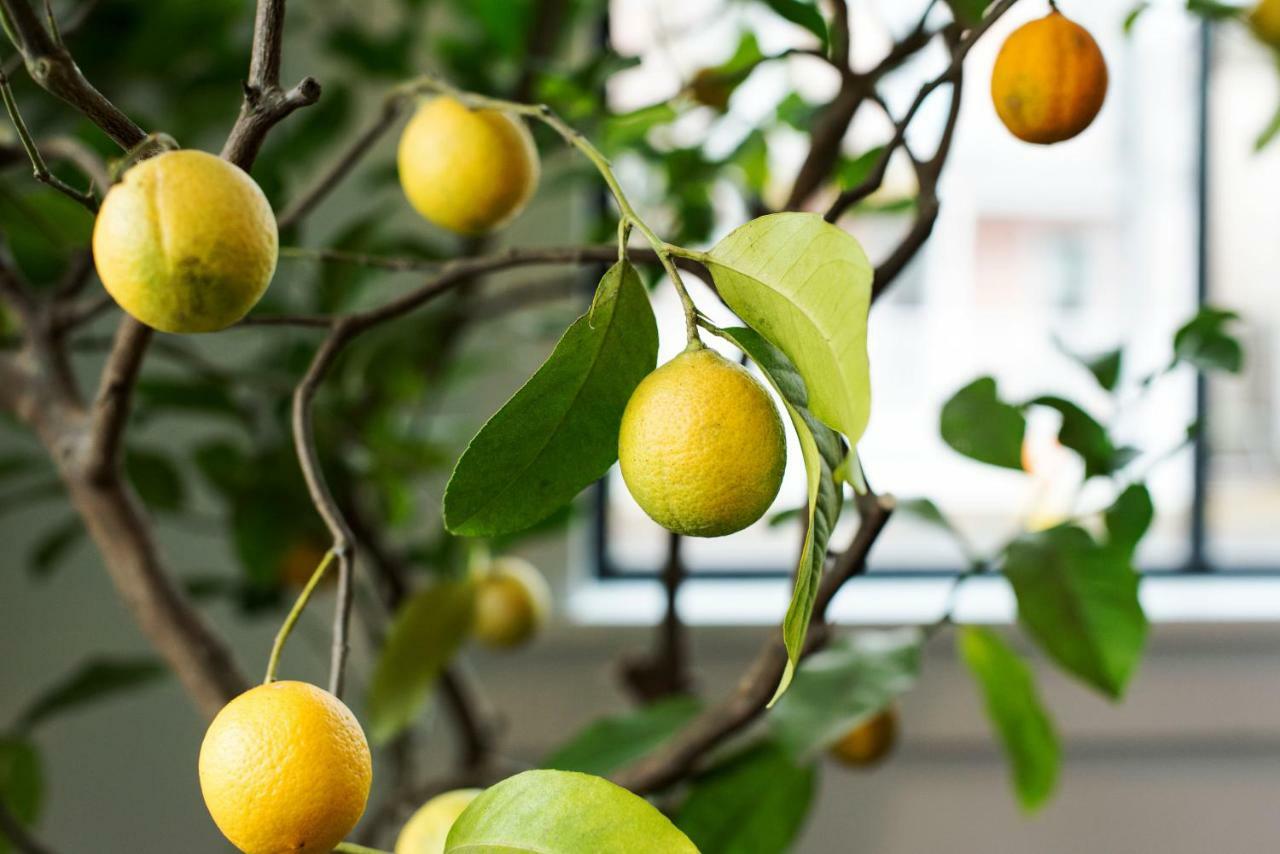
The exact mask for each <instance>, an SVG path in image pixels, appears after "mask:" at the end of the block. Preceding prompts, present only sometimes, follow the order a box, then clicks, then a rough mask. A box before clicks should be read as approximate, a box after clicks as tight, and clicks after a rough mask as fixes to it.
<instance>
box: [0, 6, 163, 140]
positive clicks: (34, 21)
mask: <svg viewBox="0 0 1280 854" xmlns="http://www.w3.org/2000/svg"><path fill="white" fill-rule="evenodd" d="M0 18H2V19H3V21H4V24H5V29H6V30H7V31H8V32H9V35H10V38H12V39H13V42H14V46H15V47H16V48H17V49H18V52H19V53H20V54H22V59H23V62H24V63H25V64H26V67H27V72H28V73H29V74H30V75H31V79H32V80H34V81H35V82H36V83H37V84H38V85H39V86H40V87H41V88H42V89H44V90H45V91H47V92H49V93H50V94H52V95H54V96H56V97H58V98H61V99H62V100H63V101H66V102H67V103H68V104H70V105H71V106H73V107H75V108H76V109H77V110H79V111H80V112H81V113H82V114H83V115H84V116H85V117H86V118H88V119H89V120H90V121H91V122H93V123H94V124H96V125H97V126H98V127H99V128H101V129H102V131H103V132H104V133H106V134H107V136H109V137H111V139H113V140H114V141H115V142H116V144H117V145H119V146H120V147H121V148H132V147H133V146H135V145H137V144H138V143H139V142H142V140H143V139H144V138H145V137H146V134H145V133H143V131H142V129H141V128H140V127H138V126H137V125H136V124H134V123H133V120H132V119H130V118H129V117H128V116H126V115H125V114H124V113H123V112H122V111H121V110H120V108H119V107H117V106H116V105H115V104H113V103H111V102H110V101H109V100H107V98H106V97H105V96H104V95H103V94H102V93H101V92H99V91H98V90H97V89H95V88H94V87H93V84H91V83H90V82H89V81H88V79H86V78H85V76H84V74H83V73H81V71H80V68H79V66H77V65H76V63H75V60H73V59H72V57H71V54H70V53H68V51H67V48H66V46H65V45H63V44H61V43H60V42H58V41H57V40H55V39H54V37H53V36H52V35H51V34H50V33H49V31H48V30H46V29H45V25H44V22H42V21H41V20H40V16H39V15H37V14H36V12H35V10H34V9H32V8H31V5H30V4H29V3H28V2H27V0H0Z"/></svg>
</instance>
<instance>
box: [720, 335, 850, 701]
mask: <svg viewBox="0 0 1280 854" xmlns="http://www.w3.org/2000/svg"><path fill="white" fill-rule="evenodd" d="M724 334H725V336H726V337H727V338H728V339H729V340H731V341H732V342H733V343H735V344H737V345H738V346H739V347H740V348H742V351H743V352H744V353H746V354H747V355H748V356H749V357H750V358H751V360H752V361H753V362H755V363H756V365H757V366H758V367H759V368H760V370H761V371H762V372H763V373H764V375H765V378H766V379H767V380H768V381H769V384H770V385H772V386H773V389H774V391H776V392H777V393H778V396H779V397H781V398H782V402H783V405H784V406H785V407H786V410H787V415H788V416H789V417H790V418H791V426H792V427H793V428H794V429H795V431H796V438H797V439H798V440H799V442H800V452H801V455H802V456H803V457H804V468H805V481H806V487H807V491H806V496H807V501H808V503H807V506H806V520H805V521H806V525H805V539H804V544H803V545H802V546H801V548H800V561H799V564H798V565H797V567H796V572H795V584H794V586H793V588H792V591H791V604H790V605H789V606H788V607H787V614H786V617H784V618H783V622H782V639H783V642H784V643H785V644H786V647H787V667H786V670H785V671H784V672H783V675H782V680H781V681H780V682H779V684H778V689H777V691H776V692H775V694H774V697H773V701H772V702H776V701H777V699H778V697H780V696H782V694H783V692H785V691H786V690H787V686H788V685H789V684H790V682H791V678H792V676H793V675H794V673H795V668H796V665H797V663H798V662H799V661H800V653H801V651H802V650H803V649H804V639H805V635H806V634H807V633H808V630H809V621H810V619H811V618H812V616H813V605H814V601H815V600H816V598H817V595H818V584H819V582H820V581H821V580H822V568H823V565H824V564H825V562H826V558H827V543H829V542H830V540H831V532H832V531H833V530H834V529H835V525H836V522H837V521H838V520H839V518H840V507H841V504H842V503H843V495H842V493H841V487H840V486H839V485H838V483H837V481H836V479H835V474H834V472H835V470H836V469H837V468H838V467H839V466H840V464H841V462H842V461H843V460H844V457H845V452H844V447H843V445H841V443H840V436H839V435H838V434H837V433H836V432H835V431H834V430H832V429H831V428H830V427H827V426H826V425H825V424H823V423H822V422H821V421H819V420H818V419H817V418H816V417H814V415H813V413H812V412H810V410H809V394H808V390H807V389H806V388H805V383H804V379H803V378H802V377H801V376H800V372H799V371H798V370H797V369H796V367H795V365H793V364H792V363H791V361H790V360H789V359H788V358H787V357H786V354H784V353H783V352H782V351H781V350H779V349H778V348H777V347H775V346H773V345H772V344H770V343H769V342H768V341H766V340H765V339H764V336H762V335H760V334H759V333H757V332H755V330H752V329H747V328H745V327H739V328H735V329H726V330H724Z"/></svg>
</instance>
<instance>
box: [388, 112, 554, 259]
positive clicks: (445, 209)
mask: <svg viewBox="0 0 1280 854" xmlns="http://www.w3.org/2000/svg"><path fill="white" fill-rule="evenodd" d="M396 162H397V163H398V165H399V169H400V186H401V187H403V188H404V194H405V195H406V196H407V197H408V198H409V203H410V204H412V205H413V207H414V209H415V210H417V211H418V213H420V214H422V215H423V216H424V217H426V219H428V220H429V221H431V222H433V223H435V224H436V225H439V226H441V227H443V228H447V229H449V230H450V231H456V232H458V233H459V234H483V233H485V232H487V231H492V230H493V229H495V228H498V227H499V226H502V225H505V224H506V223H507V222H509V221H510V220H511V219H513V218H514V217H515V216H516V215H517V214H519V213H520V211H521V210H522V209H523V208H524V206H525V204H526V203H527V202H528V201H529V198H530V197H531V196H532V195H533V191H534V190H535V189H537V186H538V171H539V167H538V150H537V149H536V148H535V147H534V144H533V137H532V136H531V135H530V134H529V129H528V128H527V127H525V125H524V122H522V121H520V119H518V118H516V117H514V116H510V115H508V114H506V113H503V112H499V111H497V110H471V109H468V108H467V107H466V106H464V105H463V104H461V103H459V102H458V101H456V100H454V99H453V98H447V97H440V98H434V99H432V100H430V101H427V102H426V103H424V104H423V105H422V106H421V107H419V108H418V112H417V113H415V114H414V116H413V118H412V119H410V120H409V124H408V125H407V126H406V127H405V129H404V133H403V134H402V135H401V137H400V148H399V150H398V152H397V154H396Z"/></svg>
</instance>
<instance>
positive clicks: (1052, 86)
mask: <svg viewBox="0 0 1280 854" xmlns="http://www.w3.org/2000/svg"><path fill="white" fill-rule="evenodd" d="M1106 97H1107V63H1106V60H1105V59H1103V57H1102V51H1101V50H1100V49H1099V48H1098V43H1097V42H1095V41H1094V40H1093V36H1091V35H1089V31H1088V30H1086V29H1085V28H1084V27H1082V26H1080V25H1079V24H1077V23H1075V22H1074V21H1071V20H1068V19H1067V17H1066V16H1065V15H1063V14H1062V13H1061V12H1059V11H1058V10H1057V9H1054V10H1053V11H1051V12H1050V13H1049V14H1048V15H1046V16H1045V17H1043V18H1039V19H1037V20H1035V21H1031V22H1029V23H1026V24H1023V25H1022V26H1021V27H1019V28H1018V29H1016V30H1014V31H1013V32H1012V33H1010V34H1009V37H1008V38H1007V39H1005V42H1004V44H1003V45H1001V47H1000V53H999V54H998V55H997V56H996V64H995V68H994V69H992V71H991V100H992V102H993V103H994V104H995V108H996V114H997V115H999V116H1000V121H1002V122H1004V125H1005V127H1007V128H1008V129H1009V132H1010V133H1012V134H1013V135H1014V136H1016V137H1017V138H1018V139H1021V140H1024V141H1025V142H1034V143H1039V144H1042V145H1048V144H1049V143H1054V142H1062V141H1063V140H1065V139H1070V138H1071V137H1073V136H1075V135H1076V134H1078V133H1080V132H1081V131H1082V130H1084V129H1085V128H1087V127H1088V126H1089V125H1090V123H1091V122H1092V121H1093V119H1094V117H1095V116H1096V115H1098V111H1099V110H1101V109H1102V102H1103V101H1104V100H1105V99H1106Z"/></svg>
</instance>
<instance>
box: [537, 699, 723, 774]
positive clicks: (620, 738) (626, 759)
mask: <svg viewBox="0 0 1280 854" xmlns="http://www.w3.org/2000/svg"><path fill="white" fill-rule="evenodd" d="M701 708H702V704H701V703H700V702H698V700H696V699H694V698H693V697H672V698H670V699H666V700H660V701H659V702H656V703H653V704H652V705H649V706H645V707H644V708H641V709H637V710H635V711H633V712H629V713H628V714H625V715H615V716H613V717H607V718H601V719H600V720H598V721H595V722H594V723H592V724H590V725H588V726H587V727H586V728H585V729H583V730H582V731H581V732H580V733H578V734H577V735H575V736H574V737H573V738H572V739H571V740H570V741H569V742H568V743H567V744H565V745H563V746H562V747H560V748H559V749H558V750H556V751H555V752H554V753H552V754H551V755H550V756H548V757H547V758H546V759H545V760H543V762H542V765H543V767H545V768H552V769H555V770H558V771H580V772H582V773H584V774H597V775H600V776H604V775H606V774H612V773H613V772H614V771H617V770H618V769H619V768H622V767H624V766H626V765H629V764H630V763H632V762H634V761H635V760H637V759H639V758H640V757H642V756H645V755H646V754H648V753H650V752H652V751H653V750H656V749H657V748H658V747H660V746H661V745H662V744H663V743H664V742H665V741H666V740H667V739H669V738H670V737H671V736H672V735H674V734H675V733H676V732H677V731H678V730H680V729H681V728H682V727H684V725H685V724H687V723H688V722H689V721H691V720H693V718H694V717H695V716H696V715H697V714H698V712H699V710H701Z"/></svg>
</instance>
